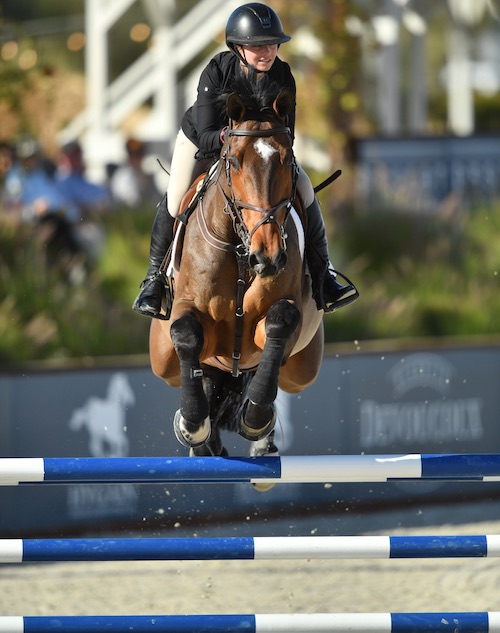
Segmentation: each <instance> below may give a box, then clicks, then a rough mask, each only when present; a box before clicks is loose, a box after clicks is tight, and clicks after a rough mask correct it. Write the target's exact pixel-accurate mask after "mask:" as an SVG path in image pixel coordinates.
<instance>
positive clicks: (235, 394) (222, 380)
mask: <svg viewBox="0 0 500 633" xmlns="http://www.w3.org/2000/svg"><path fill="white" fill-rule="evenodd" d="M254 374H255V372H253V371H251V372H245V373H242V374H240V375H239V376H238V377H237V378H235V377H234V376H232V374H230V373H229V372H226V371H223V370H221V369H216V368H214V367H205V368H204V378H203V385H204V389H205V393H206V396H207V399H208V402H209V406H210V418H211V420H212V426H216V427H218V428H219V429H226V430H228V431H233V432H237V431H238V428H239V421H240V418H241V415H242V413H243V405H244V403H245V399H246V394H247V390H248V385H249V383H250V381H251V379H252V378H253V376H254Z"/></svg>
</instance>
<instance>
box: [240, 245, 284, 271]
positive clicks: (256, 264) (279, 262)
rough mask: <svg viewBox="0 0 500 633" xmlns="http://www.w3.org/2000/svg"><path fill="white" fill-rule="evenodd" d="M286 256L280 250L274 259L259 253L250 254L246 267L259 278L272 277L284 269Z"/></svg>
mask: <svg viewBox="0 0 500 633" xmlns="http://www.w3.org/2000/svg"><path fill="white" fill-rule="evenodd" d="M286 261H287V255H286V253H285V251H283V250H280V251H279V252H278V254H277V255H276V257H268V256H267V255H264V254H263V253H262V252H260V251H256V252H254V253H250V256H249V258H248V265H249V266H250V268H251V269H252V270H253V272H254V273H255V274H256V275H258V276H259V277H274V276H275V275H277V274H278V273H279V271H280V270H281V269H282V268H284V267H285V264H286Z"/></svg>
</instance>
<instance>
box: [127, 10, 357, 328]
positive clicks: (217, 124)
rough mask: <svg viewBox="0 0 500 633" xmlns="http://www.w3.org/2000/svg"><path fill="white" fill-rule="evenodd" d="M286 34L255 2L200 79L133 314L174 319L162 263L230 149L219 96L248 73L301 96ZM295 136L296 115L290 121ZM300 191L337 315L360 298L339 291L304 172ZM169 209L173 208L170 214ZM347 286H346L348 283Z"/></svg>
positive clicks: (315, 272)
mask: <svg viewBox="0 0 500 633" xmlns="http://www.w3.org/2000/svg"><path fill="white" fill-rule="evenodd" d="M290 39H291V38H290V36H289V35H285V33H284V32H283V27H282V24H281V21H280V19H279V17H278V15H277V14H276V13H275V12H274V11H273V10H272V9H271V8H270V7H268V6H267V5H265V4H261V3H259V2H250V3H248V4H244V5H242V6H240V7H239V8H237V9H236V10H235V11H233V13H232V14H231V15H230V16H229V19H228V22H227V25H226V44H227V46H228V48H229V51H226V52H223V53H219V54H218V55H216V56H215V57H214V58H213V59H212V60H211V61H210V62H209V64H208V66H207V67H206V68H205V70H204V71H203V72H202V74H201V77H200V82H199V85H198V95H197V99H196V101H195V103H194V105H193V106H192V107H191V108H189V109H188V110H187V112H186V113H185V115H184V117H183V119H182V124H181V129H180V130H179V133H178V135H177V139H176V142H175V147H174V151H173V156H172V164H171V170H170V180H169V185H168V190H167V194H166V196H164V197H163V199H162V200H161V201H160V203H159V204H158V207H157V213H156V217H155V220H154V223H153V230H152V235H151V247H150V254H149V263H150V266H149V270H148V272H147V275H146V278H145V279H144V281H143V282H142V285H141V291H140V293H139V295H138V296H137V298H136V300H135V302H134V304H133V309H134V310H135V311H136V312H138V313H139V314H143V315H145V316H149V317H157V318H165V317H164V316H162V314H161V307H162V300H165V303H166V305H165V308H166V317H167V318H168V317H169V315H170V309H171V305H170V302H171V298H170V295H169V293H166V294H167V297H166V298H165V284H166V278H165V275H164V273H163V272H161V271H160V267H161V264H162V262H163V259H164V256H165V254H166V252H167V250H168V247H169V246H170V244H171V242H172V239H173V224H174V219H175V217H176V215H177V213H178V212H179V207H180V203H181V200H182V197H183V196H184V194H185V192H186V191H187V190H188V188H189V186H190V184H191V183H192V182H193V180H194V178H195V177H196V176H197V175H199V174H201V173H203V171H205V170H206V167H207V159H211V161H213V158H214V157H215V156H218V154H219V153H220V150H221V147H222V145H223V143H224V132H225V130H226V129H227V123H228V121H227V116H224V114H221V113H220V110H219V107H218V105H217V97H218V96H219V95H220V94H221V93H223V92H228V88H230V87H231V85H232V83H234V82H235V80H236V79H238V78H239V77H241V76H242V75H244V74H245V73H246V72H247V70H248V66H250V65H251V66H254V67H255V69H256V70H257V72H258V73H267V74H268V75H269V76H270V79H271V80H273V81H276V82H277V83H279V84H280V85H281V86H282V87H284V88H287V89H288V90H290V91H291V92H292V94H293V96H294V99H295V95H296V87H295V80H294V78H293V75H292V73H291V70H290V67H289V65H288V64H287V63H286V62H284V61H282V60H281V59H280V58H279V57H277V53H278V48H279V46H280V44H282V43H284V42H288V41H289V40H290ZM287 124H288V126H289V127H290V129H291V131H292V138H293V134H294V124H295V109H294V111H293V112H292V114H291V115H290V116H289V120H288V122H287ZM297 188H298V191H299V193H300V196H301V198H302V201H303V202H304V206H305V208H306V212H307V220H308V221H307V234H306V259H307V263H308V266H309V270H310V273H311V279H312V287H313V296H314V299H315V301H316V305H317V306H318V310H321V309H322V310H324V311H325V312H333V311H334V310H337V309H338V308H340V307H343V306H346V305H348V304H350V303H352V302H353V301H355V300H356V299H357V298H358V296H359V295H358V291H357V289H356V288H355V286H354V285H353V284H351V283H348V284H347V285H341V284H340V283H339V282H338V281H337V279H336V273H335V270H334V268H333V266H332V264H331V263H330V260H329V255H328V242H327V238H326V230H325V224H324V222H323V217H322V214H321V209H320V206H319V202H318V199H317V197H316V195H315V193H314V190H313V187H312V184H311V181H310V180H309V177H308V176H307V174H306V173H305V171H304V170H303V169H302V168H301V167H300V166H299V176H298V183H297ZM167 205H168V207H167ZM346 281H347V280H346Z"/></svg>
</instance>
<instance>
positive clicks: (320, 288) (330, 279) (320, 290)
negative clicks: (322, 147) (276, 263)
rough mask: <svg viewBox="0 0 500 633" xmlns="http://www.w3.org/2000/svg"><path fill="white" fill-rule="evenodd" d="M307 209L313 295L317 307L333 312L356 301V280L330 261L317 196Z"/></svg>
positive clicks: (308, 249) (309, 260)
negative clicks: (340, 279) (340, 271)
mask: <svg viewBox="0 0 500 633" xmlns="http://www.w3.org/2000/svg"><path fill="white" fill-rule="evenodd" d="M306 213H307V235H306V259H307V263H308V265H309V272H310V273H311V281H312V291H313V297H314V300H315V301H316V305H317V306H318V310H324V311H325V312H334V311H335V310H338V309H339V308H343V307H344V306H347V305H349V304H350V303H352V302H353V301H356V299H357V298H358V297H359V292H358V290H357V289H356V287H355V286H354V284H352V283H351V282H350V281H349V279H347V277H344V275H343V274H342V273H339V272H336V271H335V270H334V268H333V266H332V264H331V263H330V258H329V255H328V241H327V239H326V229H325V223H324V222H323V215H322V213H321V209H320V206H319V201H318V199H317V198H316V196H315V197H314V202H313V203H312V204H311V205H310V206H309V207H308V208H307V209H306ZM337 275H339V276H340V277H342V279H345V281H347V285H345V286H343V285H342V284H339V282H338V281H337V279H336V277H337Z"/></svg>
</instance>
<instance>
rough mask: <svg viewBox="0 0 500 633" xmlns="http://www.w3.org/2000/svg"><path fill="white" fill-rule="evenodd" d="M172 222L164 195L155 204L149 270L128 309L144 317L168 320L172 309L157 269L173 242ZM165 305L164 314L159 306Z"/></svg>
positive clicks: (162, 275) (161, 273)
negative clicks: (130, 307) (130, 308)
mask: <svg viewBox="0 0 500 633" xmlns="http://www.w3.org/2000/svg"><path fill="white" fill-rule="evenodd" d="M174 221H175V218H173V217H172V216H171V215H170V213H169V212H168V208H167V196H166V195H164V196H163V198H162V199H161V201H160V202H159V204H158V207H157V211H156V216H155V219H154V222H153V229H152V231H151V244H150V247H149V269H148V272H147V274H146V277H145V279H144V281H143V282H142V284H141V291H140V292H139V294H138V296H137V298H136V300H135V301H134V303H133V305H132V308H133V309H134V310H135V311H136V312H138V313H139V314H142V315H144V316H148V317H154V318H156V319H163V320H168V319H169V317H170V311H171V309H172V300H171V296H170V293H169V292H166V287H167V279H166V277H165V273H164V272H163V271H161V270H160V266H161V264H162V262H163V259H164V258H165V254H166V252H167V251H168V249H169V247H170V244H171V243H172V240H173V233H174ZM163 303H164V304H165V314H163V313H162V311H161V309H162V304H163Z"/></svg>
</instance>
